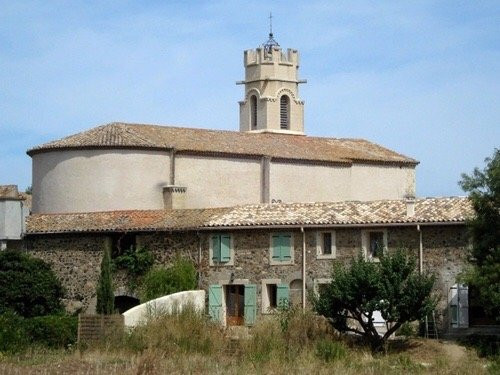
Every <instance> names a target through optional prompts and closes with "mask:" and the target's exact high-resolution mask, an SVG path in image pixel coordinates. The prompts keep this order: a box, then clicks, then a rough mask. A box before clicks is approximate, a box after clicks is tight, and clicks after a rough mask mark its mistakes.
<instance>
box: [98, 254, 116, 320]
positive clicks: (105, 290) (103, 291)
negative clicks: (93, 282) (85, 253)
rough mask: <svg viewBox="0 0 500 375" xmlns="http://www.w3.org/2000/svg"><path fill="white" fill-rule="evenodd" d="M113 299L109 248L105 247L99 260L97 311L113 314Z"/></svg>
mask: <svg viewBox="0 0 500 375" xmlns="http://www.w3.org/2000/svg"><path fill="white" fill-rule="evenodd" d="M114 300H115V296H114V292H113V281H112V278H111V255H110V250H109V248H108V247H106V248H105V249H104V255H103V257H102V261H101V275H100V276H99V283H98V284H97V306H96V311H97V313H98V314H104V315H111V314H113V311H114Z"/></svg>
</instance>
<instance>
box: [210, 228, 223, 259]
mask: <svg viewBox="0 0 500 375" xmlns="http://www.w3.org/2000/svg"><path fill="white" fill-rule="evenodd" d="M220 245H221V241H220V236H219V235H218V234H217V235H213V236H212V261H213V262H214V263H219V262H220V260H221V257H220V256H221V254H220V248H221V246H220Z"/></svg>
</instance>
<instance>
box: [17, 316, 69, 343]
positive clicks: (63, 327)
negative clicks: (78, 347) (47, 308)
mask: <svg viewBox="0 0 500 375" xmlns="http://www.w3.org/2000/svg"><path fill="white" fill-rule="evenodd" d="M25 329H26V334H27V336H28V337H29V338H30V341H31V342H35V343H38V344H40V345H42V346H45V347H48V348H66V347H68V345H72V344H74V343H75V342H76V337H77V330H78V317H76V316H69V315H47V316H37V317H34V318H31V319H26V320H25Z"/></svg>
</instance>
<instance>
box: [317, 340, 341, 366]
mask: <svg viewBox="0 0 500 375" xmlns="http://www.w3.org/2000/svg"><path fill="white" fill-rule="evenodd" d="M346 355H347V350H346V347H345V345H344V344H343V343H342V342H339V341H332V340H328V339H322V340H320V341H318V342H317V343H316V357H318V358H319V359H322V360H323V361H325V362H333V361H337V360H340V359H343V358H345V357H346Z"/></svg>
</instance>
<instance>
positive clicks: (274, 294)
mask: <svg viewBox="0 0 500 375" xmlns="http://www.w3.org/2000/svg"><path fill="white" fill-rule="evenodd" d="M267 297H268V298H269V308H271V309H275V308H276V307H278V286H277V285H276V284H267Z"/></svg>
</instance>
